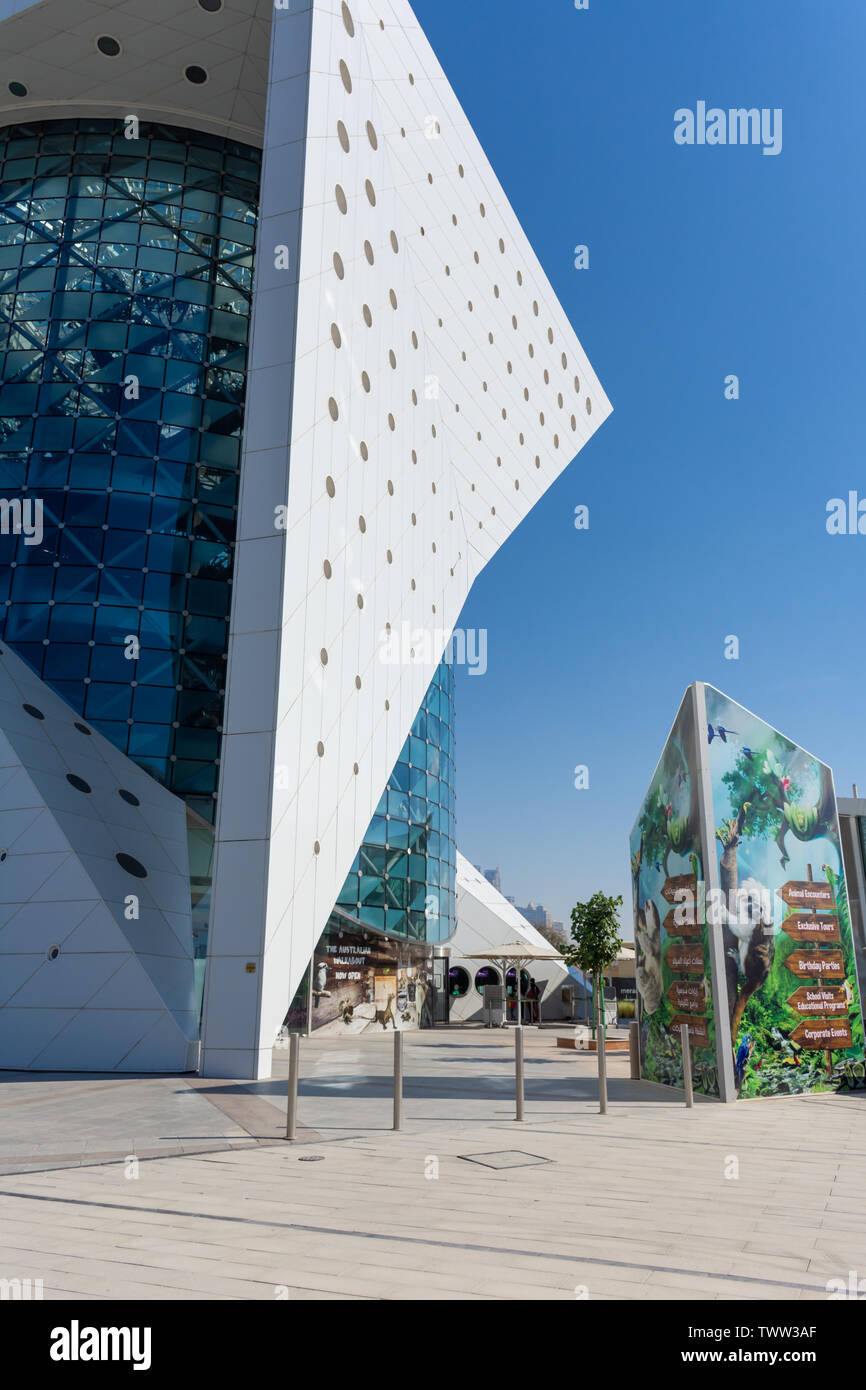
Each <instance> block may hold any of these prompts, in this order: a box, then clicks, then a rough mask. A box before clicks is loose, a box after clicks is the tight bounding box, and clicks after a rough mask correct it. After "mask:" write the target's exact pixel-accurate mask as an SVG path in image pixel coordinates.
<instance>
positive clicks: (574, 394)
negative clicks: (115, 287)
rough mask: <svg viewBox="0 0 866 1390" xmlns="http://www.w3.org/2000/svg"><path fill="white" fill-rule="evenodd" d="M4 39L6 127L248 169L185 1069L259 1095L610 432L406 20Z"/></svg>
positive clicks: (275, 6)
mask: <svg viewBox="0 0 866 1390" xmlns="http://www.w3.org/2000/svg"><path fill="white" fill-rule="evenodd" d="M0 21H2V22H0V43H3V45H4V52H5V53H6V54H7V56H8V63H7V66H8V68H9V79H10V80H9V86H8V93H9V95H8V96H7V94H6V92H5V91H4V93H3V94H2V95H0V122H2V123H5V124H10V125H11V124H13V123H22V122H27V123H29V125H30V126H31V127H32V126H35V125H36V124H37V123H38V122H40V121H44V120H46V119H48V118H51V117H56V116H58V115H62V116H64V117H76V118H79V117H81V118H92V117H99V118H107V119H111V120H112V121H116V122H117V126H118V130H126V129H128V128H130V127H129V126H128V123H129V122H130V121H132V122H133V123H135V122H138V123H140V124H141V125H142V127H145V126H147V123H154V122H160V123H162V124H163V125H170V126H172V127H175V128H182V129H183V130H185V131H187V132H188V131H190V130H192V131H202V132H205V133H207V134H208V135H210V136H221V137H225V138H226V139H227V140H232V141H240V142H244V144H246V145H248V146H254V147H256V148H259V149H261V152H262V164H261V182H260V188H259V210H258V231H257V237H256V248H255V265H256V270H255V281H254V287H253V292H252V301H251V336H250V341H249V349H248V354H247V361H246V371H247V378H246V406H245V423H244V428H243V438H242V445H241V467H240V495H239V504H238V515H237V539H236V543H235V547H234V584H233V597H232V604H231V614H230V622H229V639H228V661H227V671H226V679H225V711H224V715H223V719H222V725H221V727H220V730H219V733H220V735H221V740H222V743H221V751H220V770H219V798H218V818H217V825H216V851H215V861H214V868H213V890H212V906H211V917H210V931H209V937H208V961H207V972H206V978H205V995H204V1004H203V1013H202V1031H201V1044H202V1046H201V1069H202V1071H203V1072H204V1073H205V1074H209V1075H221V1076H234V1077H257V1076H267V1075H269V1074H270V1065H271V1048H272V1044H273V1040H274V1038H275V1036H276V1033H277V1031H278V1029H279V1027H280V1025H281V1023H282V1021H283V1019H284V1017H285V1015H286V1011H287V1007H288V1004H289V1001H290V1000H291V998H292V996H293V994H294V991H295V989H296V987H297V985H298V984H299V982H300V981H301V979H302V977H303V976H304V973H305V972H306V971H307V969H308V966H309V962H310V959H311V956H312V953H313V949H314V947H315V944H316V942H317V941H318V939H319V937H320V936H321V934H322V932H323V930H324V928H325V926H326V924H327V922H328V918H329V914H330V913H331V911H332V909H333V907H334V904H335V901H336V899H337V895H338V893H339V892H340V888H341V885H342V883H343V882H344V880H345V877H346V875H347V873H348V871H349V869H350V867H351V865H352V861H353V859H354V857H355V855H356V853H357V851H358V846H359V844H360V843H361V841H362V839H363V836H364V833H365V829H366V827H367V826H368V824H369V823H370V820H371V817H372V815H373V813H374V811H375V808H376V806H377V803H378V801H379V798H380V797H381V795H382V791H383V787H384V786H385V784H386V781H387V779H388V775H389V771H390V769H391V768H392V766H393V765H394V764H395V762H396V760H397V758H398V756H399V754H400V750H401V748H402V747H403V745H404V742H405V740H406V738H407V735H408V733H409V731H410V729H411V727H412V723H413V719H414V717H415V715H416V712H417V711H418V709H419V706H420V705H421V702H422V700H423V698H424V696H425V692H426V691H427V689H428V687H429V685H430V682H431V680H432V678H433V676H434V673H435V671H436V669H437V666H438V663H439V660H440V658H441V656H442V652H443V649H444V646H445V644H446V642H447V640H448V638H449V636H450V634H451V632H452V629H453V628H454V626H455V624H456V623H457V620H458V618H459V614H460V611H461V608H462V606H463V604H464V602H465V600H466V597H467V595H468V593H469V591H470V588H471V586H472V583H473V581H474V579H475V577H476V575H477V574H478V573H479V572H480V570H481V569H482V568H483V567H484V566H485V565H486V564H487V562H488V561H489V560H490V559H491V558H492V557H493V555H494V554H495V553H496V551H497V550H498V549H499V547H500V546H501V545H502V544H503V543H504V542H505V541H506V540H507V538H508V536H509V535H510V534H511V532H512V531H513V530H514V529H515V528H516V527H517V526H518V525H519V524H520V522H521V520H522V519H523V518H524V516H525V515H526V514H527V513H528V511H529V510H530V509H531V508H532V506H533V505H534V504H535V502H536V501H537V500H538V499H539V498H540V497H541V496H542V494H543V493H544V492H545V490H546V489H547V488H548V487H549V486H550V485H551V484H552V483H553V482H554V480H555V479H556V478H557V477H558V476H559V474H560V473H561V472H562V471H563V469H564V468H565V467H566V466H567V465H568V464H569V462H570V461H571V460H572V459H573V458H574V456H575V455H576V454H577V453H578V452H579V450H580V449H581V448H582V447H583V445H584V444H585V443H586V442H587V441H588V439H589V438H590V436H591V435H592V434H593V433H594V431H595V430H596V429H597V428H598V426H599V425H600V424H601V423H603V421H604V420H605V419H606V417H607V415H608V414H609V411H610V405H609V403H608V401H607V398H606V396H605V394H604V392H603V390H602V388H601V386H600V384H599V382H598V379H597V378H596V375H595V373H594V372H593V370H592V367H591V366H590V364H589V362H588V360H587V358H586V355H585V354H584V352H583V349H582V348H581V345H580V343H579V342H578V340H577V337H576V336H575V333H574V330H573V329H572V327H571V325H570V323H569V321H568V319H567V317H566V315H565V313H564V311H563V310H562V308H561V306H560V305H559V303H558V301H557V299H556V296H555V294H554V292H553V290H552V289H551V286H550V284H549V283H548V281H547V278H546V276H545V274H544V272H543V270H542V268H541V266H540V265H539V263H538V260H537V258H536V256H535V255H534V253H533V251H532V248H531V246H530V244H529V242H528V241H527V239H526V236H525V235H524V233H523V231H522V229H521V227H520V224H519V222H518V220H517V217H516V216H515V213H514V211H513V210H512V208H511V206H510V204H509V202H508V199H507V197H506V195H505V193H504V192H503V190H502V188H501V187H500V185H499V183H498V181H497V179H496V176H495V174H494V173H493V170H492V168H491V166H490V164H489V162H488V161H487V159H486V157H485V155H484V152H483V150H482V149H481V147H480V145H479V143H478V141H477V139H476V137H475V136H474V134H473V132H472V129H471V127H470V125H469V122H468V120H467V119H466V116H465V115H464V113H463V111H462V109H461V107H460V104H459V102H458V100H457V98H456V96H455V94H454V92H453V91H452V89H451V87H450V86H449V84H448V81H447V79H446V78H445V75H444V73H443V71H442V68H441V67H440V65H439V63H438V61H437V59H436V57H435V55H434V53H433V51H432V49H431V48H430V46H429V44H428V42H427V40H426V38H425V37H424V34H423V32H422V31H421V29H420V27H419V25H418V22H417V20H416V19H415V16H414V14H413V12H412V10H411V8H410V6H409V5H408V4H407V3H405V0H352V2H351V3H350V4H346V3H342V4H341V3H339V0H292V3H291V5H290V6H289V5H288V4H285V5H284V4H282V3H273V0H231V3H229V0H225V3H220V2H219V0H184V3H182V4H179V3H178V0H148V3H147V4H146V5H145V4H142V6H141V12H140V13H137V12H136V10H135V7H134V6H130V5H129V4H128V3H127V4H121V3H119V0H101V3H99V4H98V6H96V7H94V5H93V4H91V3H85V0H62V3H61V0H43V3H40V4H35V3H27V0H0ZM125 123H126V124H125ZM131 128H132V129H133V130H134V131H135V130H138V125H135V124H133V126H132V127H131ZM70 452H71V451H70ZM149 534H150V532H149V531H148V535H149ZM407 630H408V631H409V632H411V633H417V635H418V640H417V644H416V646H415V647H411V646H410V649H409V654H408V659H405V656H404V658H403V659H401V660H400V661H398V662H395V661H393V660H392V659H390V658H387V657H386V656H385V655H384V653H385V651H386V650H387V648H388V645H389V639H390V637H391V636H392V635H393V634H395V633H397V634H401V635H402V634H403V633H405V632H406V631H407ZM431 634H432V638H431ZM391 645H392V646H393V644H391ZM178 688H179V687H178ZM221 693H222V692H221Z"/></svg>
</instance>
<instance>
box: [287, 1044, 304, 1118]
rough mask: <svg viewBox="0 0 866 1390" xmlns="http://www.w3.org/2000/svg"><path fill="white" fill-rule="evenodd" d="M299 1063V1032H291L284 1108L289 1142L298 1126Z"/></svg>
mask: <svg viewBox="0 0 866 1390" xmlns="http://www.w3.org/2000/svg"><path fill="white" fill-rule="evenodd" d="M300 1065H301V1038H300V1034H298V1033H292V1034H290V1036H289V1095H288V1105H287V1108H286V1138H287V1139H288V1140H289V1141H290V1142H291V1141H292V1140H294V1138H295V1133H296V1130H297V1126H298V1074H299V1072H300Z"/></svg>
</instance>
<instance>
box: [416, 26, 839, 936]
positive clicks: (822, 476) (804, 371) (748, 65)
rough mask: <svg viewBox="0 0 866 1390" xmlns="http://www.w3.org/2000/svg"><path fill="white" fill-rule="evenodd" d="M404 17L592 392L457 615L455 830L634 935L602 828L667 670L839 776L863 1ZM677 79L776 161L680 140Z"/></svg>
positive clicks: (620, 801) (669, 716)
mask: <svg viewBox="0 0 866 1390" xmlns="http://www.w3.org/2000/svg"><path fill="white" fill-rule="evenodd" d="M415 10H416V13H417V14H418V17H419V20H420V21H421V23H422V24H423V25H424V27H425V29H426V31H427V33H428V35H429V37H430V39H431V42H432V43H433V46H434V48H435V49H436V51H437V53H438V54H439V57H440V59H441V61H442V63H443V66H444V68H445V70H446V72H447V74H448V76H449V78H450V80H451V82H452V84H453V86H454V87H455V89H456V91H457V94H458V96H459V97H460V99H461V101H462V103H463V106H464V108H465V110H466V112H467V114H468V116H469V118H470V120H471V121H472V123H473V125H474V126H475V129H476V131H477V133H478V135H479V137H480V139H481V142H482V144H483V145H484V147H485V149H486V150H487V152H488V154H489V156H490V158H491V161H492V163H493V166H494V168H495V169H496V172H497V174H498V176H499V178H500V180H501V182H502V184H503V186H504V188H505V190H506V192H507V194H508V196H509V198H510V200H511V202H512V205H513V206H514V208H515V211H516V212H517V214H518V216H519V218H520V220H521V221H522V223H523V225H524V227H525V229H526V232H527V234H528V236H529V238H530V240H531V241H532V242H533V244H534V246H535V248H536V250H537V252H538V255H539V258H540V260H541V262H542V264H543V266H544V267H545V269H546V271H547V274H548V276H549V277H550V280H551V282H552V284H553V286H554V288H555V290H556V291H557V294H558V295H559V298H560V299H561V301H562V303H563V305H564V306H565V308H566V311H567V312H568V314H569V316H570V317H571V320H572V322H573V324H574V326H575V328H576V330H577V332H578V334H579V336H580V338H581V341H582V343H583V346H584V348H585V349H586V351H587V354H588V355H589V357H590V360H591V361H592V363H593V366H594V367H595V369H596V371H597V372H598V374H599V376H600V378H601V381H602V383H603V385H604V387H605V389H606V391H607V393H608V395H609V396H610V398H611V401H612V403H613V407H614V414H613V416H612V417H611V418H610V420H609V421H608V422H607V423H606V424H605V425H604V426H603V427H602V428H601V429H600V430H599V432H598V433H597V434H596V435H595V437H594V438H593V440H592V441H591V442H590V444H589V445H588V446H587V447H586V448H585V449H584V451H583V452H582V453H581V454H580V455H579V457H578V459H577V460H576V461H575V462H574V463H573V464H572V466H571V467H570V468H569V469H568V470H567V471H566V473H565V474H564V475H563V477H562V478H561V479H560V480H559V482H558V483H557V484H556V485H555V486H554V487H553V488H552V489H551V490H550V492H549V493H548V494H547V495H546V497H545V498H544V499H543V500H542V502H541V503H539V505H538V506H537V507H536V509H535V510H534V512H533V513H532V515H531V516H530V517H529V518H528V519H527V520H526V521H525V522H524V524H523V526H522V527H521V528H520V530H519V531H518V532H517V533H516V534H515V535H514V536H513V537H512V538H511V540H510V541H509V542H508V544H507V545H506V546H505V547H504V549H503V550H502V551H501V552H500V554H499V555H498V556H497V557H496V558H495V560H494V561H493V562H492V563H491V564H490V566H489V567H488V569H487V570H486V571H485V573H484V574H483V575H482V576H481V578H480V579H479V581H478V583H477V584H476V586H475V589H474V591H473V593H472V595H471V597H470V599H469V601H468V603H467V606H466V608H465V610H464V615H463V620H462V621H463V624H464V625H465V626H472V627H486V628H487V629H488V631H489V648H490V650H489V663H490V664H489V670H488V673H487V675H486V676H484V677H483V678H478V677H472V678H468V677H467V676H466V674H465V673H461V674H460V675H459V677H458V689H457V698H458V707H457V738H458V745H457V750H458V751H457V756H458V768H457V773H458V783H457V790H458V843H459V845H460V848H461V850H462V852H463V853H464V854H465V855H467V857H468V858H469V859H471V860H473V862H476V863H480V864H482V865H483V867H485V868H487V867H491V866H493V865H496V864H498V865H499V866H500V868H501V870H502V877H503V889H504V891H505V892H506V893H509V894H513V895H514V896H516V898H517V900H518V902H525V901H526V900H527V899H528V898H530V897H531V898H532V899H533V900H535V901H539V900H540V901H542V902H544V903H545V904H546V905H547V906H548V907H550V909H551V910H552V911H553V913H554V916H555V917H560V918H562V919H564V920H567V917H568V913H569V911H570V908H571V906H572V904H573V903H574V901H575V900H576V899H577V898H579V897H580V898H582V897H586V896H589V895H590V894H591V893H592V892H594V891H595V890H596V889H602V890H604V891H605V892H609V893H622V895H623V897H624V898H625V902H626V913H625V914H624V917H625V922H626V924H627V925H628V927H629V934H630V923H629V919H628V915H627V914H628V913H630V901H631V900H630V888H629V880H628V834H629V829H630V827H631V824H632V822H633V820H634V816H635V814H636V811H637V809H638V805H639V802H640V800H641V799H642V797H643V794H644V792H645V790H646V787H647V785H648V783H649V780H650V777H651V775H652V772H653V769H654V767H655V764H656V761H657V758H658V755H659V753H660V751H661V746H662V743H663V741H664V738H665V736H666V734H667V732H668V729H669V727H670V724H671V722H672V720H673V718H674V715H675V714H676V711H677V708H678V705H679V701H680V698H681V696H682V693H683V690H684V689H685V687H686V686H687V685H688V684H689V682H690V681H692V680H696V679H700V680H706V681H709V682H711V683H712V684H714V685H716V686H717V687H719V688H720V689H721V690H724V691H726V692H727V693H729V694H730V695H731V696H733V698H734V699H736V700H738V701H740V703H742V704H745V705H747V706H748V707H749V708H751V709H752V710H754V711H755V712H756V713H757V714H759V715H761V716H762V717H763V718H765V719H767V720H768V721H769V722H770V723H773V724H775V725H776V726H777V727H779V728H781V729H782V730H783V731H784V732H785V733H786V734H788V735H789V736H790V737H792V738H793V739H795V740H796V741H797V742H799V743H801V744H803V745H805V746H806V747H807V748H808V749H810V751H812V752H814V753H816V754H818V755H819V756H820V757H821V758H823V759H824V760H825V761H827V762H829V763H830V764H831V766H832V767H833V769H834V771H835V773H836V781H837V788H838V790H839V791H840V792H841V793H842V794H844V795H850V783H851V781H852V780H858V781H859V782H860V783H861V786H862V787H863V788H866V718H864V714H863V706H864V688H863V687H864V682H863V664H864V659H863V638H862V616H861V614H862V607H863V603H862V599H861V598H860V595H861V593H862V592H863V576H864V573H866V536H854V537H850V536H837V537H831V536H829V535H828V534H827V532H826V529H825V521H826V503H827V501H828V499H829V498H831V497H836V496H843V497H847V494H848V491H849V489H852V488H854V489H856V488H857V487H858V486H859V488H860V490H861V495H862V496H864V497H866V466H864V460H866V448H864V445H866V415H864V409H863V405H864V400H866V390H864V369H866V296H864V278H866V268H864V266H866V259H864V245H863V243H864V231H863V228H864V203H866V194H864V188H866V185H864V177H863V141H864V131H866V83H864V81H863V71H864V60H866V6H864V5H863V3H862V0H821V3H818V0H808V2H807V0H760V3H755V0H728V3H726V4H724V5H712V6H711V5H708V4H705V3H701V4H696V3H695V0H664V3H663V4H659V3H649V0H643V2H642V0H590V9H589V10H588V11H586V12H583V11H576V10H575V9H574V7H573V4H572V0H536V2H535V3H534V4H532V5H528V4H526V3H525V0H521V2H520V3H518V0H415ZM698 100H706V101H707V102H708V103H709V104H710V105H718V106H720V107H724V108H728V107H739V106H757V107H772V108H775V107H782V108H783V111H784V126H783V131H784V146H783V150H782V153H781V154H780V155H779V156H778V157H777V158H770V157H765V156H763V155H762V153H761V151H760V149H757V148H736V147H734V148H731V147H728V148H682V147H678V146H677V145H675V143H674V140H673V130H674V112H675V110H676V109H677V108H679V107H685V106H691V107H692V108H694V106H695V104H696V103H697V101H698ZM578 243H586V244H587V245H588V246H589V248H590V256H591V268H590V270H589V271H583V272H578V271H576V270H574V269H573V266H572V261H573V255H572V248H573V247H574V246H575V245H576V244H578ZM728 373H736V374H738V375H739V377H740V381H741V399H740V400H739V401H737V402H729V401H726V400H725V399H724V379H725V377H726V375H727V374H728ZM578 503H586V504H588V505H589V507H590V508H591V529H590V531H589V532H588V533H578V532H576V531H575V530H574V526H573V512H574V507H575V506H576V505H577V504H578ZM729 633H733V634H736V635H737V636H738V637H739V639H740V644H741V655H740V659H739V661H726V660H725V659H724V656H723V643H724V639H725V637H726V635H727V634H729ZM578 763H586V764H588V766H589V769H590V779H591V785H590V788H589V790H586V791H576V790H574V788H573V776H572V774H573V769H574V767H575V765H576V764H578Z"/></svg>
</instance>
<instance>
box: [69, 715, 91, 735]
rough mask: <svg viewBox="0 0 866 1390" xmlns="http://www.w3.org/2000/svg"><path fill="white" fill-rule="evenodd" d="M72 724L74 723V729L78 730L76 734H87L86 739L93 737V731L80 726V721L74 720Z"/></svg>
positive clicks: (83, 725) (82, 725) (85, 726)
mask: <svg viewBox="0 0 866 1390" xmlns="http://www.w3.org/2000/svg"><path fill="white" fill-rule="evenodd" d="M74 723H75V727H76V729H77V730H78V732H79V733H80V734H87V736H88V738H90V737H92V735H93V730H92V729H88V727H87V725H86V724H82V723H81V721H80V720H79V719H76V720H75V721H74Z"/></svg>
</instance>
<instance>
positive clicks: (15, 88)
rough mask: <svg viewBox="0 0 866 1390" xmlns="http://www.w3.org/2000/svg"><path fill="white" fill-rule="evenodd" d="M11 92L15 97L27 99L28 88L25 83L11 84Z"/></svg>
mask: <svg viewBox="0 0 866 1390" xmlns="http://www.w3.org/2000/svg"><path fill="white" fill-rule="evenodd" d="M9 90H10V92H11V93H12V95H13V97H26V95H27V88H26V87H25V86H24V83H23V82H10V83H9Z"/></svg>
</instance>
